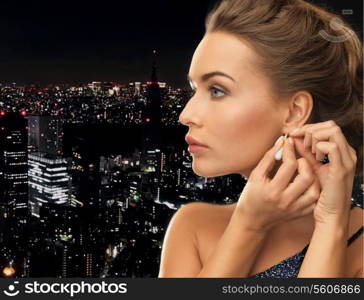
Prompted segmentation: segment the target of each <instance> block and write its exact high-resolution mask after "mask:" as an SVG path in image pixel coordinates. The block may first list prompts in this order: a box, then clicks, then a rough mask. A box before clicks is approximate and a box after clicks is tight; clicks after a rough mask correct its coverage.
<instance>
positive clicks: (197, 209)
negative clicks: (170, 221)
mask: <svg viewBox="0 0 364 300" xmlns="http://www.w3.org/2000/svg"><path fill="white" fill-rule="evenodd" d="M233 210H234V204H215V203H214V204H213V203H206V202H190V203H187V204H185V205H183V206H182V207H180V209H179V211H178V212H176V214H177V213H178V214H179V215H181V217H182V215H183V218H188V219H189V220H190V221H191V222H192V223H193V225H194V226H204V225H206V224H209V225H210V228H211V225H212V224H211V223H210V222H213V223H214V224H216V222H217V224H221V223H222V224H225V223H226V222H228V221H229V220H230V217H231V214H232V212H233ZM225 225H226V224H225Z"/></svg>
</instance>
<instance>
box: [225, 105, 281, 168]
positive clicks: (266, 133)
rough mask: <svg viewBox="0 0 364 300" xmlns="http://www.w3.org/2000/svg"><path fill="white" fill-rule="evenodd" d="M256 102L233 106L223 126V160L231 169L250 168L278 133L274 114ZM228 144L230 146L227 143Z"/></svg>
mask: <svg viewBox="0 0 364 300" xmlns="http://www.w3.org/2000/svg"><path fill="white" fill-rule="evenodd" d="M272 112H273V110H271V109H269V108H268V107H262V106H258V105H251V106H245V107H244V108H240V109H236V110H234V112H232V113H231V114H230V118H229V120H228V121H227V120H226V122H225V123H226V124H225V125H224V128H225V130H224V133H225V134H224V135H223V139H224V140H225V141H226V143H225V145H226V146H225V153H226V152H229V155H225V163H226V165H228V166H230V168H236V167H237V168H243V169H251V168H253V166H255V165H256V164H257V163H258V161H259V160H260V159H261V157H262V156H263V155H264V153H265V152H266V151H267V150H268V149H269V148H271V147H272V146H273V145H270V144H271V141H272V140H274V136H275V135H276V134H277V130H278V127H279V125H278V122H277V120H276V118H277V114H276V112H275V113H272ZM227 145H230V146H227Z"/></svg>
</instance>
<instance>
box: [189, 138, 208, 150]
mask: <svg viewBox="0 0 364 300" xmlns="http://www.w3.org/2000/svg"><path fill="white" fill-rule="evenodd" d="M185 141H186V142H187V144H189V145H191V146H192V145H194V146H200V147H205V148H207V146H206V145H204V144H202V143H200V142H199V141H198V140H196V139H195V138H193V137H192V136H190V135H187V136H186V138H185Z"/></svg>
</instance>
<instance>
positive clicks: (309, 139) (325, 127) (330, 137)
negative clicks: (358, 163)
mask: <svg viewBox="0 0 364 300" xmlns="http://www.w3.org/2000/svg"><path fill="white" fill-rule="evenodd" d="M290 135H291V136H293V137H300V136H303V135H304V144H305V145H306V146H307V147H308V148H311V149H310V151H311V152H312V153H314V154H315V159H316V160H317V161H321V160H322V159H323V158H324V157H325V154H327V155H328V157H329V160H330V162H331V159H330V156H335V157H336V162H337V163H340V162H341V165H342V166H344V167H345V168H346V169H350V168H351V167H352V166H353V164H355V157H354V155H353V153H352V149H350V145H349V144H348V142H347V140H346V138H345V136H344V134H343V132H342V131H341V128H340V127H339V126H337V125H336V123H335V122H334V121H332V120H330V121H327V122H322V123H315V124H306V125H304V126H302V127H301V128H299V129H297V130H294V131H292V132H291V133H290ZM321 142H330V143H335V144H336V145H337V148H338V149H339V155H340V159H339V158H338V157H337V156H336V155H335V154H334V153H332V154H331V155H330V153H328V152H324V148H325V149H326V151H327V150H328V149H335V147H334V146H329V148H327V144H326V146H324V145H323V146H321V147H317V144H318V143H321ZM309 145H310V146H309ZM338 167H339V166H337V167H336V168H338Z"/></svg>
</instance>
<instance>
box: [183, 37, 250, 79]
mask: <svg viewBox="0 0 364 300" xmlns="http://www.w3.org/2000/svg"><path fill="white" fill-rule="evenodd" d="M255 61H256V56H255V54H254V51H253V49H251V47H250V46H249V44H248V43H247V42H246V41H244V40H242V39H239V38H237V37H236V36H234V35H232V34H229V33H225V32H213V33H207V34H206V35H205V36H204V37H203V39H202V40H201V41H200V43H199V45H198V46H197V48H196V50H195V52H194V54H193V57H192V60H191V65H190V70H189V74H190V76H191V77H192V78H193V79H197V77H198V76H200V75H201V74H203V73H207V72H211V71H215V70H219V71H222V72H225V73H228V74H229V75H231V76H232V77H234V78H235V79H237V80H240V79H241V78H242V77H243V76H246V74H247V71H249V72H254V71H255V69H254V64H255Z"/></svg>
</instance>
